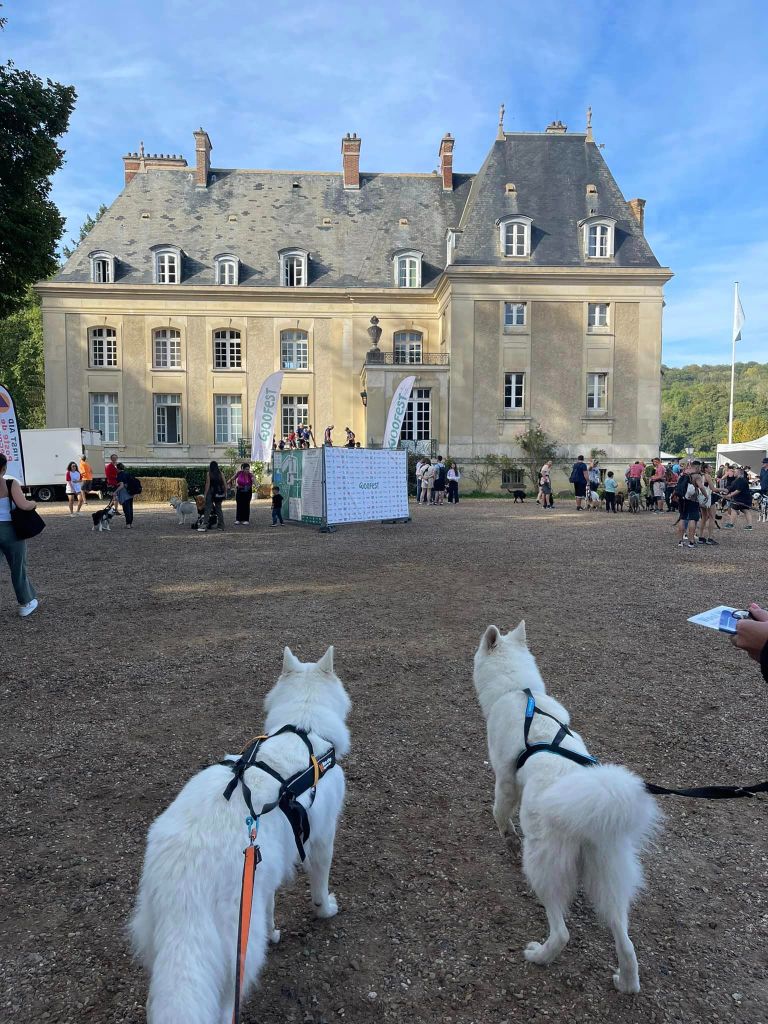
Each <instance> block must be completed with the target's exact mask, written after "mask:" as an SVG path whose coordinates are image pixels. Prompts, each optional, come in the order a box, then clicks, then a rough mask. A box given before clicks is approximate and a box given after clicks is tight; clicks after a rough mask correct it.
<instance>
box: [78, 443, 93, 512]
mask: <svg viewBox="0 0 768 1024" xmlns="http://www.w3.org/2000/svg"><path fill="white" fill-rule="evenodd" d="M77 468H78V469H79V470H80V483H81V484H82V495H83V504H84V505H87V504H88V495H89V494H90V493H91V491H92V490H93V469H92V468H91V464H90V463H89V462H88V459H86V457H85V453H83V457H82V458H81V459H80V465H79V466H78V467H77Z"/></svg>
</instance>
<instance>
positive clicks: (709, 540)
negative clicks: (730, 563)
mask: <svg viewBox="0 0 768 1024" xmlns="http://www.w3.org/2000/svg"><path fill="white" fill-rule="evenodd" d="M701 478H702V498H703V500H702V501H700V502H699V511H700V513H701V519H700V520H699V544H708V545H709V546H710V547H716V546H717V543H718V542H717V541H716V540H715V539H714V537H713V536H712V535H713V533H714V532H715V504H714V481H713V480H712V473H711V471H710V468H709V466H708V465H707V464H706V462H703V463H702V464H701Z"/></svg>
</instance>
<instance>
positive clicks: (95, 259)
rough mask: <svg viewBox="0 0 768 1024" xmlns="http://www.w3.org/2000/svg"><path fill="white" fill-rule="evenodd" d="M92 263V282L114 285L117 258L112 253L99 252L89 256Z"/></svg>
mask: <svg viewBox="0 0 768 1024" xmlns="http://www.w3.org/2000/svg"><path fill="white" fill-rule="evenodd" d="M88 259H89V260H90V261H91V281H92V282H93V284H112V283H113V282H114V280H115V257H114V256H112V254H111V253H108V252H103V251H101V250H98V251H96V252H92V253H89V254H88Z"/></svg>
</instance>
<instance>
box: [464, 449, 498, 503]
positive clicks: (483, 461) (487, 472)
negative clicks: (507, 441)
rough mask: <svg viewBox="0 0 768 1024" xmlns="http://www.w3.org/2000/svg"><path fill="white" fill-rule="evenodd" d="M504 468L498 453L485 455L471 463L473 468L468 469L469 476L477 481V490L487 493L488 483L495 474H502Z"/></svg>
mask: <svg viewBox="0 0 768 1024" xmlns="http://www.w3.org/2000/svg"><path fill="white" fill-rule="evenodd" d="M501 470H502V462H501V457H500V456H498V455H484V456H483V457H482V458H480V459H477V460H476V461H475V462H473V463H471V469H468V470H467V476H468V477H469V478H470V479H471V480H474V481H475V485H476V487H477V490H478V491H479V492H480V493H481V494H485V492H486V491H487V490H488V485H489V484H490V482H491V480H493V478H494V477H495V476H500V475H501Z"/></svg>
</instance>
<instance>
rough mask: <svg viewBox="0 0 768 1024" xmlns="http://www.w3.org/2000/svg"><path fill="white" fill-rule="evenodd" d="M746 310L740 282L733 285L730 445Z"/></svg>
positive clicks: (729, 416)
mask: <svg viewBox="0 0 768 1024" xmlns="http://www.w3.org/2000/svg"><path fill="white" fill-rule="evenodd" d="M743 324H744V310H743V308H742V305H741V302H740V301H739V282H738V281H735V282H734V285H733V342H732V348H731V404H730V407H729V409H728V444H733V391H734V385H735V382H736V342H737V341H738V340H739V338H740V337H741V328H742V325H743Z"/></svg>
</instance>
